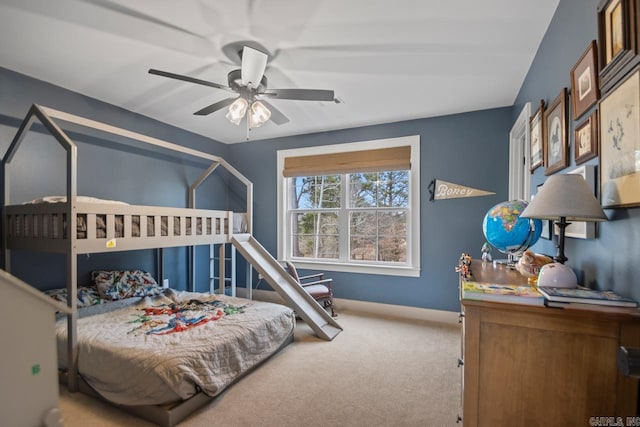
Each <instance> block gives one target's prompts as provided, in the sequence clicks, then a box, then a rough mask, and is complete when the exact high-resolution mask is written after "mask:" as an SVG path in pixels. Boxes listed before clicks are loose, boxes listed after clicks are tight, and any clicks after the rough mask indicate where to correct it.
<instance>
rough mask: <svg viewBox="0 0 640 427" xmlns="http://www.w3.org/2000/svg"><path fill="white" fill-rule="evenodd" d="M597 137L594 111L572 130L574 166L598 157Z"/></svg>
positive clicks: (596, 119)
mask: <svg viewBox="0 0 640 427" xmlns="http://www.w3.org/2000/svg"><path fill="white" fill-rule="evenodd" d="M599 137H600V134H599V133H598V110H597V109H596V110H594V111H593V112H592V113H591V114H590V115H589V117H587V119H586V120H584V121H583V122H582V123H580V124H579V125H577V126H576V128H575V130H574V138H573V151H574V159H575V162H576V165H579V164H581V163H584V162H586V161H587V160H590V159H593V158H594V157H597V156H598V144H599Z"/></svg>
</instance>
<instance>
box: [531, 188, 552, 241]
mask: <svg viewBox="0 0 640 427" xmlns="http://www.w3.org/2000/svg"><path fill="white" fill-rule="evenodd" d="M543 185H544V183H542V184H538V186H537V187H536V194H537V193H538V191H540V189H541V188H542V186H543ZM534 198H535V194H534V195H532V196H531V200H533V199H534ZM541 221H542V232H541V233H540V237H542V238H543V239H545V240H551V239H552V238H553V235H552V234H551V230H552V228H551V227H552V226H553V221H552V220H550V219H542V220H541Z"/></svg>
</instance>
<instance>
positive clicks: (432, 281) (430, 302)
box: [229, 108, 512, 311]
mask: <svg viewBox="0 0 640 427" xmlns="http://www.w3.org/2000/svg"><path fill="white" fill-rule="evenodd" d="M511 115H512V110H511V108H500V109H494V110H486V111H478V112H472V113H466V114H458V115H452V116H445V117H436V118H430V119H422V120H412V121H406V122H398V123H391V124H385V125H378V126H368V127H362V128H353V129H347V130H340V131H333V132H323V133H317V134H310V135H300V136H292V137H287V138H278V139H272V140H262V141H253V142H245V143H241V144H234V145H232V146H231V147H230V150H229V161H230V162H231V163H232V164H233V165H234V166H235V167H236V168H237V169H238V170H240V172H242V173H243V174H245V175H246V176H247V177H248V178H249V179H250V180H251V181H252V182H253V183H254V213H255V219H254V235H255V236H256V238H257V239H258V241H260V243H262V245H263V246H264V247H265V248H266V249H267V250H268V251H269V252H271V253H272V254H275V253H276V251H277V231H276V212H277V206H276V179H277V170H276V152H277V150H281V149H288V148H294V147H307V146H319V145H327V144H339V143H348V142H359V141H367V140H373V139H382V138H392V137H399V136H406V135H420V166H421V171H420V176H421V190H420V193H421V195H420V197H421V208H420V209H421V210H420V215H421V230H420V232H421V235H420V236H419V237H420V241H421V267H422V272H421V274H420V277H418V278H408V277H394V276H382V275H367V274H354V273H339V272H330V276H331V277H332V278H333V279H334V287H335V294H336V296H337V297H338V298H346V299H354V300H359V301H371V302H379V303H387V304H398V305H407V306H414V307H425V308H433V309H440V310H450V311H457V310H459V307H460V305H459V303H458V282H457V275H456V273H455V272H454V267H455V266H456V265H457V261H458V258H459V257H460V253H461V252H463V251H464V252H472V253H475V254H477V255H478V256H479V254H480V247H481V246H482V244H483V242H484V236H483V235H482V220H483V218H484V214H485V213H486V212H487V210H488V209H489V208H491V206H493V205H495V204H496V203H498V202H501V201H503V200H505V198H506V197H507V194H508V145H509V144H508V133H509V130H510V121H511ZM256 165H260V167H256ZM434 178H438V179H442V180H445V181H449V182H454V183H459V184H463V185H467V186H470V187H474V188H480V189H484V190H488V191H493V192H495V193H496V195H494V196H488V197H476V198H468V199H452V200H442V201H437V202H429V193H428V190H427V186H428V185H429V183H430V182H431V180H432V179H434Z"/></svg>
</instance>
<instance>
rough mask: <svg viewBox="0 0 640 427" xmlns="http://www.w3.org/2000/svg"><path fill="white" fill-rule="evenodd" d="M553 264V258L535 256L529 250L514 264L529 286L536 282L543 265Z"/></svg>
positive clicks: (541, 255)
mask: <svg viewBox="0 0 640 427" xmlns="http://www.w3.org/2000/svg"><path fill="white" fill-rule="evenodd" d="M550 262H553V258H551V257H550V256H547V255H544V254H536V253H534V252H533V251H531V250H526V251H525V252H524V253H523V254H522V257H521V258H520V261H518V263H517V264H516V270H518V272H519V273H520V274H522V275H523V276H524V277H526V278H527V279H528V282H529V284H530V285H535V284H536V283H537V282H538V274H540V270H541V269H542V267H543V266H544V265H545V264H549V263H550Z"/></svg>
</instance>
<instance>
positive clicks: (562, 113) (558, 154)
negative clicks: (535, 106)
mask: <svg viewBox="0 0 640 427" xmlns="http://www.w3.org/2000/svg"><path fill="white" fill-rule="evenodd" d="M566 104H567V88H566V87H565V88H562V90H561V91H560V94H559V95H558V96H557V97H556V99H554V100H553V102H552V103H551V104H549V107H548V108H547V109H546V110H545V112H544V133H543V140H542V144H543V147H544V148H543V150H544V153H545V162H544V164H545V165H546V169H545V171H544V174H545V175H551V174H554V173H556V172H558V171H559V170H562V169H564V168H566V167H567V166H569V156H568V155H567V152H568V148H569V146H568V143H567V110H566Z"/></svg>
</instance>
